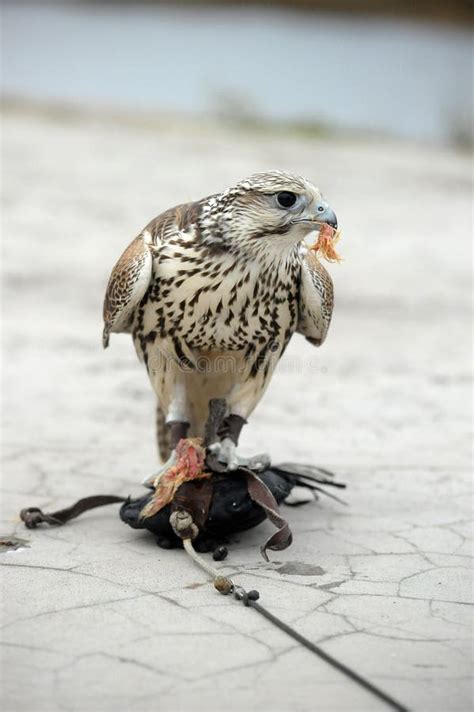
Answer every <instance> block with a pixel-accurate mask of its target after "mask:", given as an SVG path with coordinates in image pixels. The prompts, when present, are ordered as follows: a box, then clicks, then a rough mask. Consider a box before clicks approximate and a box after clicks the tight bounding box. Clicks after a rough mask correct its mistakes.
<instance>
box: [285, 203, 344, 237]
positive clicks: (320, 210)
mask: <svg viewBox="0 0 474 712" xmlns="http://www.w3.org/2000/svg"><path fill="white" fill-rule="evenodd" d="M293 223H309V224H311V225H314V226H315V229H316V230H319V229H320V228H321V226H322V225H323V224H324V223H325V224H326V225H330V226H331V227H332V228H334V230H337V217H336V213H335V212H334V210H333V209H332V208H330V207H329V205H328V204H327V203H326V202H324V201H323V200H321V201H320V202H319V203H316V206H315V211H314V213H313V215H312V216H311V217H307V218H297V219H296V220H293Z"/></svg>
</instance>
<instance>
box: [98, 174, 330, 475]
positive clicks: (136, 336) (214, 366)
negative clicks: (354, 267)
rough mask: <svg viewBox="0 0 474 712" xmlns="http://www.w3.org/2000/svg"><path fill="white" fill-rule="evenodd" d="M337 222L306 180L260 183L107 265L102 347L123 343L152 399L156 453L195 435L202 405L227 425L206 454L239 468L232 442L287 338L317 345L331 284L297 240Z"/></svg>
mask: <svg viewBox="0 0 474 712" xmlns="http://www.w3.org/2000/svg"><path fill="white" fill-rule="evenodd" d="M322 225H326V226H327V225H329V226H331V227H332V228H334V229H336V228H337V220H336V215H335V213H334V212H333V210H332V209H331V208H330V206H329V205H328V203H327V202H326V201H325V200H324V199H323V197H322V195H321V192H320V191H319V189H318V188H316V187H315V186H314V185H313V184H312V183H310V182H309V181H308V180H306V179H304V178H302V177H300V176H297V175H292V174H290V173H284V172H281V171H269V172H265V173H257V174H255V175H252V176H250V177H249V178H246V179H245V180H242V181H240V182H239V183H237V184H236V185H235V186H233V187H232V188H228V189H227V190H224V191H223V192H221V193H218V194H216V195H211V196H209V197H206V198H203V199H202V200H198V201H196V202H193V203H186V204H183V205H178V206H177V207H174V208H171V209H169V210H167V211H165V212H164V213H162V214H161V215H159V216H158V217H157V218H155V219H154V220H152V221H151V222H150V223H149V224H148V225H147V226H146V227H145V228H144V229H143V231H142V232H141V233H140V234H139V235H138V236H137V237H136V238H135V239H134V240H133V241H132V242H131V243H130V245H129V246H128V247H127V249H126V250H125V252H124V253H123V254H122V256H121V257H120V259H119V260H118V262H117V263H116V265H115V267H114V269H113V271H112V274H111V276H110V279H109V283H108V286H107V290H106V294H105V301H104V310H103V316H104V331H103V346H104V348H105V347H107V346H108V344H109V338H110V334H111V333H130V334H131V335H132V338H133V341H134V344H135V349H136V351H137V354H138V357H139V359H140V360H141V361H142V362H144V364H145V366H146V369H147V372H148V376H149V378H150V381H151V385H152V387H153V390H154V392H155V394H156V396H157V401H158V405H157V436H158V444H159V451H160V454H161V457H162V459H163V460H166V463H165V465H164V466H163V468H162V470H161V472H162V473H163V472H165V471H167V470H168V469H169V468H170V467H171V466H172V465H173V463H174V462H175V461H176V454H175V448H176V446H177V444H178V442H179V441H180V440H181V439H182V438H186V437H202V436H203V435H204V427H205V423H206V420H207V416H208V407H209V401H210V400H211V399H212V398H223V399H225V402H226V408H227V411H226V417H225V419H224V421H223V427H222V428H221V430H220V431H219V435H218V441H217V442H215V443H213V444H212V445H211V451H212V452H213V453H214V454H215V456H216V457H217V458H218V460H219V461H220V462H222V463H224V464H225V465H226V466H227V468H228V469H229V470H233V469H236V468H237V467H238V466H239V465H242V464H248V462H249V461H248V460H246V459H245V458H243V457H242V456H241V455H240V454H239V452H238V449H237V445H238V441H239V436H240V432H241V430H242V427H243V425H244V424H245V423H246V422H247V420H248V418H249V416H250V414H251V413H252V411H253V410H254V408H255V406H256V405H257V404H258V402H259V401H260V399H261V398H262V396H263V394H264V392H265V389H266V388H267V386H268V384H269V383H270V380H271V378H272V375H273V372H274V370H275V367H276V365H277V364H278V361H279V359H280V358H281V356H282V355H283V352H284V351H285V348H286V346H287V345H288V342H289V340H290V339H291V337H292V335H293V334H294V333H295V332H298V333H300V334H302V335H303V336H304V337H306V339H307V340H308V341H310V342H311V343H312V344H314V345H315V346H320V345H321V344H322V343H323V342H324V340H325V338H326V334H327V331H328V328H329V324H330V321H331V315H332V310H333V286H332V281H331V278H330V276H329V274H328V272H327V271H326V269H325V268H324V267H323V266H322V264H321V263H320V261H319V260H318V258H317V256H316V254H315V253H314V251H312V250H309V249H308V248H307V245H306V243H305V238H307V236H308V235H309V233H311V232H312V231H318V230H319V229H320V228H321V226H322Z"/></svg>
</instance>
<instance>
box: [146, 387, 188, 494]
mask: <svg viewBox="0 0 474 712" xmlns="http://www.w3.org/2000/svg"><path fill="white" fill-rule="evenodd" d="M187 412H188V410H187V398H186V389H185V385H184V382H183V381H182V379H179V380H178V379H177V381H176V383H175V388H174V393H173V399H172V401H171V403H170V406H169V409H168V415H167V416H166V427H167V429H168V442H169V445H170V448H171V454H170V456H169V457H168V459H167V460H166V462H164V463H163V465H162V466H161V467H160V468H159V469H158V470H157V471H156V472H154V473H153V474H152V475H148V477H146V478H145V479H144V480H143V483H142V484H144V485H145V486H146V487H150V488H151V489H153V488H154V487H156V485H157V480H159V479H160V477H161V476H162V475H164V474H165V473H166V472H168V470H169V469H170V468H171V467H173V465H175V464H176V445H177V444H178V443H179V441H180V440H181V438H185V437H186V436H187V434H188V430H189V420H188V419H187Z"/></svg>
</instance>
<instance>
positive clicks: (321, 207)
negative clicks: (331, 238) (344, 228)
mask: <svg viewBox="0 0 474 712" xmlns="http://www.w3.org/2000/svg"><path fill="white" fill-rule="evenodd" d="M315 220H317V221H318V222H322V223H326V224H327V225H330V226H331V227H333V228H334V229H335V230H337V217H336V213H335V212H334V210H333V209H332V208H330V207H329V205H328V204H327V203H325V202H324V201H321V202H320V203H317V204H316V215H315Z"/></svg>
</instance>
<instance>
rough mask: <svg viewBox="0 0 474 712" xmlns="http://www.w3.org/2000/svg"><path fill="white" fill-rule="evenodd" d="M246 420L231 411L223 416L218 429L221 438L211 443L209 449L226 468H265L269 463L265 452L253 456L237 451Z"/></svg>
mask: <svg viewBox="0 0 474 712" xmlns="http://www.w3.org/2000/svg"><path fill="white" fill-rule="evenodd" d="M246 422H247V421H246V420H245V419H244V418H242V416H240V415H236V414H235V413H231V414H230V415H228V416H227V418H225V420H224V423H223V426H222V428H221V430H220V431H219V435H220V437H221V440H220V441H219V442H216V443H213V444H212V445H211V446H210V447H209V450H210V451H211V452H212V453H213V455H215V456H216V457H217V459H218V460H219V462H221V463H223V464H225V465H227V469H228V470H237V469H238V468H239V467H248V469H249V470H265V469H266V468H267V467H269V465H270V458H269V456H268V455H266V454H265V453H262V454H261V455H254V456H253V457H243V456H242V455H239V453H238V452H237V445H238V442H239V436H240V432H241V430H242V428H243V426H244V425H245V423H246Z"/></svg>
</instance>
